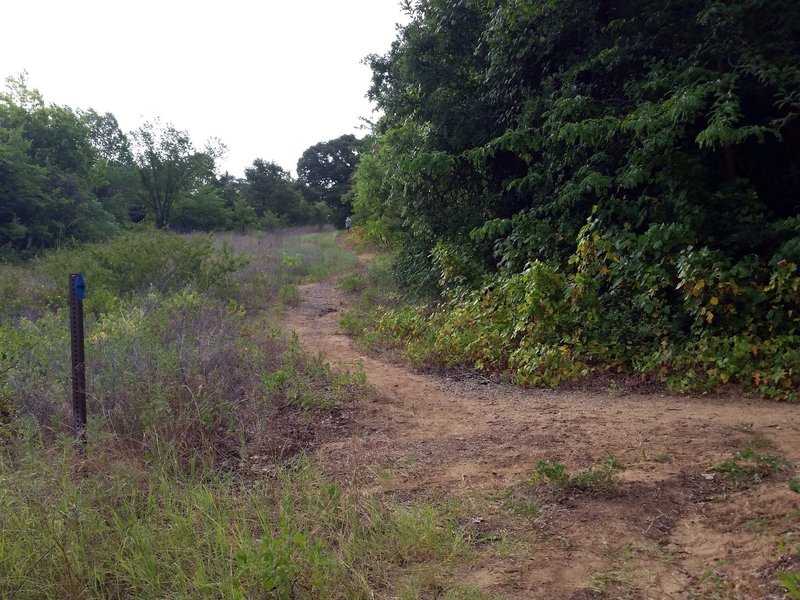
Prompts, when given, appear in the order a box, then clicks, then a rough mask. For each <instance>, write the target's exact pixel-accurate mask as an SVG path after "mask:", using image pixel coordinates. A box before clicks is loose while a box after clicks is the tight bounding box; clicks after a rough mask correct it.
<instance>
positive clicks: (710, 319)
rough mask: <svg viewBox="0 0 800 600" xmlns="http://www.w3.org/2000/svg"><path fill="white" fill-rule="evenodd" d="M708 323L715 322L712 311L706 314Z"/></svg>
mask: <svg viewBox="0 0 800 600" xmlns="http://www.w3.org/2000/svg"><path fill="white" fill-rule="evenodd" d="M706 321H708V322H709V323H713V321H714V313H712V312H711V311H708V312H707V313H706Z"/></svg>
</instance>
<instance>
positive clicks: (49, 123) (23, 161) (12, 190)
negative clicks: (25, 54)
mask: <svg viewBox="0 0 800 600" xmlns="http://www.w3.org/2000/svg"><path fill="white" fill-rule="evenodd" d="M97 160H98V155H97V151H96V150H95V148H94V146H93V145H92V141H91V139H90V128H89V127H88V126H87V125H86V123H85V122H84V121H83V119H82V118H81V116H80V115H79V114H77V113H76V112H75V111H73V110H72V109H70V108H69V107H61V106H56V105H50V106H46V105H45V103H44V100H43V98H42V96H41V94H39V92H38V91H36V90H30V89H28V87H27V84H26V80H25V77H24V76H20V77H11V78H8V80H7V88H6V92H5V93H3V94H0V171H2V180H0V244H9V245H11V246H12V247H14V248H17V249H24V248H32V247H40V246H51V245H54V244H57V243H59V242H61V241H63V240H67V239H70V238H76V239H81V240H91V239H99V238H101V237H104V236H106V235H108V234H110V233H111V232H113V231H114V230H115V229H116V227H117V223H116V221H115V219H114V218H113V216H112V215H111V214H110V213H109V212H108V211H107V210H106V209H105V208H104V206H103V205H102V204H101V203H100V202H99V201H98V198H97V195H96V194H95V191H94V188H93V181H92V176H93V173H94V171H95V165H96V162H97Z"/></svg>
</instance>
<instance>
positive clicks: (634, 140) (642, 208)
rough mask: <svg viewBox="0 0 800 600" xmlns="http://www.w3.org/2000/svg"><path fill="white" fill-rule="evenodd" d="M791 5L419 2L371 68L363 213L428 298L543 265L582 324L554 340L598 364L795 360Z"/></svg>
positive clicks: (797, 140) (798, 48)
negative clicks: (373, 111)
mask: <svg viewBox="0 0 800 600" xmlns="http://www.w3.org/2000/svg"><path fill="white" fill-rule="evenodd" d="M792 6H793V4H792V3H791V2H789V1H788V0H776V2H771V3H765V2H763V1H761V0H733V1H730V2H720V1H714V0H706V1H703V2H688V1H685V0H669V1H667V2H664V1H658V2H656V1H655V0H626V1H624V2H608V1H606V0H567V1H564V2H557V3H555V2H542V1H540V0H513V1H512V0H497V1H494V2H483V1H478V0H420V1H418V2H415V3H413V4H410V6H409V10H410V12H411V17H412V18H411V21H410V23H409V24H408V25H407V26H406V27H404V28H402V30H401V31H400V33H399V36H398V38H397V40H396V41H395V43H394V44H393V46H392V48H391V50H390V51H389V52H388V53H387V54H385V55H383V56H372V57H370V58H369V63H370V65H371V67H372V70H373V82H372V86H371V88H370V92H369V93H370V96H371V97H372V98H373V99H374V100H375V101H376V102H377V104H378V106H379V107H380V108H381V109H382V110H383V111H384V112H385V115H384V116H383V117H382V118H381V119H380V121H379V122H378V124H377V126H376V130H375V133H376V139H375V142H374V144H373V146H372V150H371V152H370V153H369V155H368V156H362V159H361V165H360V167H359V169H358V171H357V173H356V176H355V186H356V193H355V199H354V205H355V207H356V214H357V217H358V219H359V220H360V221H361V222H364V223H366V225H365V227H366V228H367V230H368V231H370V232H371V233H373V234H374V235H375V236H377V237H382V238H383V239H388V240H394V241H395V242H399V243H400V246H401V250H400V255H399V258H398V262H397V272H398V274H399V275H400V277H401V278H402V280H403V281H405V282H406V284H407V285H409V286H411V287H412V288H414V289H417V290H420V291H423V290H427V291H428V293H433V292H436V291H445V292H447V293H448V294H452V293H454V290H462V292H463V290H483V291H484V292H486V291H487V290H489V289H490V288H491V289H494V288H493V287H492V286H496V285H501V282H505V281H506V280H509V278H512V279H513V278H514V277H523V279H524V277H525V276H527V277H530V269H531V268H532V266H535V265H546V268H547V269H549V270H550V271H551V272H552V273H553V277H556V278H557V279H558V280H560V281H562V286H563V287H562V288H561V292H560V293H563V295H564V298H569V299H570V303H569V306H570V307H571V308H570V309H569V311H572V315H573V316H572V319H573V320H572V325H570V326H565V329H564V330H563V331H561V333H560V334H558V335H556V334H555V333H554V334H553V335H554V336H555V338H557V339H559V340H560V341H561V342H562V345H564V347H565V348H568V349H569V351H570V352H574V353H575V354H580V355H581V356H582V357H583V358H582V360H585V361H589V362H592V361H596V360H600V361H602V362H604V363H606V364H607V363H608V362H609V361H611V362H613V363H616V364H628V365H630V364H631V363H635V362H636V361H643V360H644V357H645V356H647V357H650V358H649V359H648V360H650V359H652V361H653V364H660V363H659V361H660V360H662V359H663V361H665V362H664V365H665V366H664V369H666V370H669V368H671V367H669V366H667V365H669V364H672V363H674V361H672V363H670V361H671V360H672V359H670V358H669V352H671V351H672V344H673V342H676V340H681V342H680V343H682V344H684V346H683V347H684V348H686V347H688V346H686V344H695V346H693V348H694V349H695V350H698V349H699V348H700V347H701V346H702V344H705V346H702V347H705V348H708V347H711V346H714V347H715V348H717V350H714V351H713V352H711V351H710V352H711V354H713V355H714V356H715V359H716V358H719V357H720V356H722V355H723V354H725V352H727V353H728V354H726V356H727V357H728V359H730V360H733V359H732V358H730V356H731V354H730V353H732V352H734V350H732V348H733V346H736V345H737V344H739V346H737V347H741V348H756V350H753V352H756V353H757V352H759V351H761V350H760V349H761V348H762V347H763V342H764V340H766V339H773V340H774V339H776V337H777V336H788V337H786V338H785V345H784V346H783V348H784V349H786V348H795V349H796V348H797V347H798V343H797V342H798V338H797V337H796V334H797V324H798V318H799V317H798V315H800V306H798V299H799V297H798V285H800V279H798V273H797V265H798V264H800V193H798V189H800V187H798V184H800V69H798V67H797V65H798V64H800V16H798V14H797V11H796V10H793V8H792ZM776 14H780V15H782V17H781V19H776V18H775V15H776ZM535 268H536V269H538V268H539V267H535ZM541 268H544V267H541ZM526 274H527V275H526ZM509 285H510V284H509ZM509 289H510V288H509ZM462 292H459V293H462ZM493 293H495V292H493ZM588 299H591V302H590V301H589V300H588ZM498 301H499V300H498ZM569 311H568V310H566V309H565V310H564V311H563V312H564V313H569ZM527 326H528V325H527V324H526V325H524V326H523V327H527ZM567 332H568V333H567ZM509 335H511V334H509ZM515 335H517V336H518V335H519V332H517V334H515ZM731 336H733V337H731ZM511 337H514V336H511ZM521 339H522V338H518V339H517V342H515V343H520V340H521ZM725 340H728V341H725ZM733 340H735V341H733ZM526 343H531V341H530V339H529V340H528V341H527V342H526ZM697 344H701V346H697ZM726 344H727V346H726ZM513 345H514V344H512V347H513ZM723 346H725V348H727V350H725V351H724V352H723V351H722V350H719V348H722V347H723ZM665 349H668V350H665ZM736 352H739V350H736ZM792 356H794V358H793V359H791V360H789V359H788V358H787V357H786V356H784V357H783V358H782V359H781V360H783V361H784V362H785V361H787V360H789V362H791V361H797V356H796V355H794V354H793V355H792ZM659 357H660V358H659ZM720 360H722V359H721V358H720ZM726 360H727V359H726ZM737 360H738V359H737ZM531 361H532V362H531V363H530V364H538V363H536V361H535V360H534V359H532V358H531ZM745 362H747V361H745ZM526 364H527V363H526ZM672 366H674V364H672ZM530 368H534V367H530ZM536 368H538V367H536ZM744 371H745V370H742V373H744ZM754 372H756V375H753V377H756V378H757V379H760V378H761V375H760V374H758V371H754ZM742 373H740V376H743V375H742ZM751 375H752V372H751V373H749V374H748V375H746V376H747V377H750V376H751ZM787 377H788V379H787ZM794 377H797V375H796V374H795V375H791V376H784V375H782V374H780V373H777V374H776V375H775V378H776V381H777V382H779V383H780V385H788V383H787V381H790V380H791V381H794V380H793V379H792V378H794Z"/></svg>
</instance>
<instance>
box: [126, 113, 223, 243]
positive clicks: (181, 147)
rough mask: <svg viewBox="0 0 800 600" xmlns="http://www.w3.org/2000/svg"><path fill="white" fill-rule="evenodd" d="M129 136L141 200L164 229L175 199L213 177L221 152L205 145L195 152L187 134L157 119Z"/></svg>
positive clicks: (146, 123) (143, 125) (144, 124)
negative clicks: (216, 161) (140, 187)
mask: <svg viewBox="0 0 800 600" xmlns="http://www.w3.org/2000/svg"><path fill="white" fill-rule="evenodd" d="M132 137H133V141H134V156H135V160H136V164H137V166H138V169H139V176H140V177H141V180H142V185H143V187H144V200H145V202H146V204H147V207H148V209H149V210H150V211H151V212H152V214H153V217H154V219H155V223H156V226H158V227H166V226H167V225H168V224H169V222H170V216H171V214H172V207H173V205H174V204H175V200H177V199H178V197H179V196H180V195H181V194H183V193H188V192H190V191H191V190H192V189H194V188H195V187H196V186H197V185H199V184H201V183H204V182H206V181H208V180H210V179H211V178H212V177H213V173H214V162H215V159H216V158H217V157H218V156H219V155H220V154H221V152H222V149H221V148H219V147H214V146H213V145H208V146H207V148H206V149H205V151H198V150H197V149H195V147H194V145H193V144H192V141H191V139H190V137H189V134H188V133H187V132H186V131H183V130H180V129H177V128H176V127H175V126H174V125H172V124H171V123H167V124H163V125H162V124H161V122H160V121H158V120H156V121H148V122H145V123H143V124H142V125H141V127H139V129H137V130H136V131H135V132H133V135H132Z"/></svg>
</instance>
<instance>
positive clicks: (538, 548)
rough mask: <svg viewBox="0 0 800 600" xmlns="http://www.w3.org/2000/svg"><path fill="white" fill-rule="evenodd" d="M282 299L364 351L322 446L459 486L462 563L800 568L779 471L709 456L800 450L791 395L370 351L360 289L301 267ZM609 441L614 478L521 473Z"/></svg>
mask: <svg viewBox="0 0 800 600" xmlns="http://www.w3.org/2000/svg"><path fill="white" fill-rule="evenodd" d="M301 291H302V295H303V300H302V302H301V304H300V305H298V306H297V307H295V308H293V309H291V310H290V311H289V313H288V314H287V316H286V326H287V329H288V330H290V331H291V330H293V331H296V332H297V334H298V336H299V337H300V340H301V341H302V343H303V344H304V345H305V346H306V347H307V348H309V349H310V350H311V351H313V352H316V351H321V352H323V353H324V354H325V355H326V357H327V359H328V360H330V361H331V362H332V363H333V364H339V365H341V366H342V367H348V368H352V365H353V364H356V363H359V362H360V363H362V364H363V368H364V370H365V372H366V374H367V379H368V383H369V385H370V386H371V388H372V390H373V393H371V394H370V395H369V396H368V399H367V400H365V401H364V406H363V407H361V410H359V411H357V414H358V415H359V416H358V417H357V421H358V422H357V423H356V426H355V427H351V428H348V433H347V435H346V437H344V438H340V439H337V440H335V441H331V442H327V443H325V444H324V445H323V446H322V447H320V448H319V449H318V451H317V456H318V460H319V462H320V463H321V464H322V467H323V469H324V470H325V471H327V472H328V473H329V474H331V475H333V476H336V477H339V478H341V479H345V480H348V481H350V482H352V485H355V486H358V487H359V488H360V489H361V490H362V492H363V493H371V494H386V495H389V496H394V497H399V498H404V499H405V498H411V497H421V498H454V499H457V500H458V502H459V506H461V507H463V508H462V509H461V511H462V512H465V513H467V514H466V515H465V517H464V519H465V521H464V525H465V527H466V528H467V531H468V532H469V535H470V536H471V541H472V542H473V546H475V547H476V548H477V549H478V551H477V559H476V560H475V561H474V562H471V563H470V564H465V565H464V566H463V568H462V571H461V572H460V573H458V579H459V580H460V581H461V582H462V583H464V584H465V585H471V586H475V587H478V588H480V589H482V590H484V591H485V592H487V593H490V594H495V595H498V596H501V597H506V598H573V599H579V598H747V599H750V598H783V597H784V596H783V593H782V589H781V587H780V586H779V584H778V583H777V581H776V580H775V577H774V572H775V571H776V570H781V569H784V570H785V569H791V570H800V559H798V544H800V495H799V494H796V493H793V492H792V491H790V489H789V486H788V484H787V481H788V478H789V477H790V474H791V473H790V472H789V471H788V470H787V471H786V472H782V473H779V474H778V475H777V476H774V477H769V478H767V479H766V480H765V481H764V482H762V483H760V484H758V485H753V486H751V487H747V488H744V489H743V488H741V487H736V486H734V485H732V484H730V483H729V482H727V481H726V480H725V479H724V478H723V477H722V476H721V474H719V473H717V472H714V471H712V470H710V469H709V467H710V465H712V464H714V463H719V462H720V461H723V460H726V459H728V458H730V457H731V455H732V454H733V453H734V452H736V451H737V450H743V449H745V448H747V447H756V448H758V449H759V452H772V453H775V454H778V455H781V456H783V457H785V458H786V459H788V460H789V461H791V463H793V464H794V465H799V466H800V407H798V406H797V405H788V404H782V403H776V402H770V401H764V400H759V399H755V398H745V397H739V396H735V395H727V396H724V397H722V396H716V397H707V396H703V397H690V396H681V395H674V394H670V393H665V392H651V393H644V394H642V393H628V392H626V391H625V390H624V389H616V388H615V389H613V390H609V391H603V392H584V391H574V390H570V391H552V390H525V389H520V388H517V387H513V386H508V385H500V384H496V383H493V382H490V381H488V380H485V379H483V378H481V377H477V376H468V375H467V376H464V377H457V376H450V377H445V376H433V375H426V374H420V373H417V372H414V371H413V370H412V369H411V368H409V367H408V366H407V365H404V364H401V363H397V361H394V362H392V361H388V360H386V361H385V360H379V359H376V358H373V357H370V356H367V355H366V354H365V353H364V352H363V351H362V350H360V349H359V348H357V347H356V346H355V345H354V344H353V343H352V342H351V340H350V339H349V338H348V337H347V336H345V335H344V334H343V333H342V332H341V331H340V329H339V319H340V318H341V315H342V313H343V311H345V310H346V309H347V307H348V306H349V304H350V303H351V302H353V301H354V298H353V297H352V296H350V295H348V294H347V293H345V292H343V291H341V290H339V289H338V288H337V287H336V279H335V278H334V279H331V280H328V281H324V282H321V283H314V284H309V285H305V286H303V287H302V288H301ZM608 454H612V455H613V456H615V457H616V458H617V459H618V460H619V462H621V463H622V464H623V465H624V466H625V468H624V470H621V471H618V472H616V474H615V478H616V480H617V482H618V485H617V486H616V487H615V488H614V489H613V490H611V491H609V492H606V493H603V494H600V495H590V494H586V493H581V492H572V493H569V492H553V490H552V487H553V486H550V487H549V488H543V487H542V486H541V485H534V484H531V483H530V477H531V475H532V474H533V472H534V470H535V466H536V463H537V461H540V460H551V461H556V460H557V461H560V462H562V463H564V465H566V467H567V468H568V470H569V471H570V473H573V474H574V473H577V472H579V471H581V470H583V469H587V468H589V467H590V466H592V465H595V468H597V467H596V464H597V462H598V461H601V460H602V459H603V457H605V456H607V455H608Z"/></svg>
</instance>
